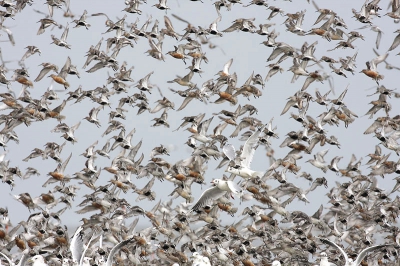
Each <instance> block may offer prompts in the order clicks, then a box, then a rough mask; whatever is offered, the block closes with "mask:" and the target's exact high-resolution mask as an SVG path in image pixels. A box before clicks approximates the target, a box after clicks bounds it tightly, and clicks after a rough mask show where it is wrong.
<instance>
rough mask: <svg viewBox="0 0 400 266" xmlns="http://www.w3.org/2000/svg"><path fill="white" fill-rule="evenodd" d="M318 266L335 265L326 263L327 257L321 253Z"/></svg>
mask: <svg viewBox="0 0 400 266" xmlns="http://www.w3.org/2000/svg"><path fill="white" fill-rule="evenodd" d="M319 265H320V266H336V264H335V263H331V262H329V261H328V255H327V254H326V253H325V252H322V253H321V261H320V262H319Z"/></svg>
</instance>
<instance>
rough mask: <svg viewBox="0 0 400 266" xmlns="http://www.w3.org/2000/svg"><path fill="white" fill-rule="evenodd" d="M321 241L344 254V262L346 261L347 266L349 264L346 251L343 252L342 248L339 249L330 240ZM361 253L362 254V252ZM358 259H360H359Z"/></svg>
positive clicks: (323, 239) (322, 239)
mask: <svg viewBox="0 0 400 266" xmlns="http://www.w3.org/2000/svg"><path fill="white" fill-rule="evenodd" d="M320 240H321V242H322V243H324V244H325V245H328V246H331V247H335V248H337V249H338V250H339V251H340V252H341V253H342V254H343V257H344V260H345V261H346V264H347V262H348V261H349V257H348V256H347V254H346V252H344V250H343V249H342V248H341V247H339V246H338V245H337V244H336V243H334V242H332V241H330V240H329V239H326V238H320ZM367 249H368V248H367ZM361 253H362V252H361ZM360 255H361V254H360ZM360 255H359V256H360ZM364 257H365V256H364ZM364 257H363V258H364ZM357 259H358V257H357Z"/></svg>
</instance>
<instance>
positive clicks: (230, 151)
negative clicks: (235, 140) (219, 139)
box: [222, 144, 236, 161]
mask: <svg viewBox="0 0 400 266" xmlns="http://www.w3.org/2000/svg"><path fill="white" fill-rule="evenodd" d="M222 150H223V152H224V154H225V156H226V157H228V158H229V160H231V161H233V160H235V158H236V151H235V147H234V146H233V145H232V144H225V145H224V147H223V148H222Z"/></svg>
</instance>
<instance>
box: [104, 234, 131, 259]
mask: <svg viewBox="0 0 400 266" xmlns="http://www.w3.org/2000/svg"><path fill="white" fill-rule="evenodd" d="M132 239H133V238H129V239H127V240H124V241H121V242H119V243H118V244H117V245H115V246H114V247H113V248H112V249H111V251H110V254H108V258H107V263H106V266H111V265H112V260H113V257H114V255H115V253H117V252H118V251H119V250H120V249H121V248H122V247H123V246H126V245H128V244H129V242H131V241H132Z"/></svg>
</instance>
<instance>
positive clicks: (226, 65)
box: [223, 58, 233, 73]
mask: <svg viewBox="0 0 400 266" xmlns="http://www.w3.org/2000/svg"><path fill="white" fill-rule="evenodd" d="M232 62H233V58H232V59H231V60H229V61H228V62H226V64H225V65H224V69H223V71H224V72H225V73H229V68H230V67H231V65H232Z"/></svg>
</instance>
